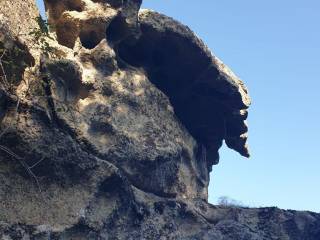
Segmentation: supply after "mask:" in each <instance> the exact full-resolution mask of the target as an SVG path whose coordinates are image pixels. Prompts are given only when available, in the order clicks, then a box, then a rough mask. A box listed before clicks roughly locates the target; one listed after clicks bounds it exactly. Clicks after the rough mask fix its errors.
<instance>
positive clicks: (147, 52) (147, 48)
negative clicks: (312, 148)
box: [119, 11, 249, 165]
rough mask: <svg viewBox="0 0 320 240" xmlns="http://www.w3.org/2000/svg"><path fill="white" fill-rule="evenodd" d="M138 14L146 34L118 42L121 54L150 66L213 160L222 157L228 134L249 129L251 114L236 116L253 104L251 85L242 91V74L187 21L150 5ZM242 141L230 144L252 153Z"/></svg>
mask: <svg viewBox="0 0 320 240" xmlns="http://www.w3.org/2000/svg"><path fill="white" fill-rule="evenodd" d="M139 20H140V26H141V32H142V35H141V37H140V38H139V40H138V41H137V42H136V43H135V44H132V43H127V42H125V41H124V42H122V43H121V44H120V45H119V55H120V58H121V59H122V60H124V61H125V62H127V63H129V64H130V65H132V66H135V67H142V68H144V69H145V70H146V72H147V74H148V77H149V79H150V81H151V82H152V83H153V84H154V85H155V86H157V87H158V88H159V89H160V90H161V91H163V92H164V93H165V94H166V95H167V96H168V97H169V98H170V102H171V104H172V105H173V107H174V111H175V114H176V115H177V116H178V118H179V119H180V120H181V122H182V123H183V124H184V125H185V126H186V127H187V129H188V130H189V132H190V133H191V134H192V135H193V136H194V137H195V138H196V139H197V140H198V141H199V142H200V143H202V144H204V145H205V146H206V148H207V149H208V151H209V154H210V155H211V156H212V157H213V158H215V159H211V164H214V163H217V161H218V154H217V151H218V149H219V148H220V147H221V145H222V141H223V139H226V141H228V142H230V140H229V139H230V138H232V139H240V138H241V135H243V134H245V133H246V132H247V127H246V124H245V123H244V122H243V121H244V120H245V118H246V116H243V117H242V118H238V119H234V118H232V116H233V115H234V113H237V112H239V111H241V110H243V111H245V110H244V109H246V108H247V107H248V106H249V102H248V101H247V102H246V101H244V99H243V98H244V97H243V96H242V95H241V94H243V95H246V94H247V93H246V89H244V90H245V91H244V92H243V93H241V91H242V90H243V89H241V88H242V87H243V86H241V84H242V83H241V82H240V80H239V79H238V78H237V77H236V76H233V75H231V74H230V73H229V72H228V71H229V70H228V69H224V67H225V66H224V64H223V63H221V62H219V60H218V59H217V58H215V57H213V56H212V55H211V53H210V51H209V50H208V49H207V48H206V47H205V45H204V44H203V43H202V42H201V41H200V40H199V39H198V38H197V37H196V36H195V35H194V34H193V33H192V32H191V31H190V30H189V29H188V28H187V27H186V26H183V25H181V24H180V23H178V22H176V21H174V20H172V19H171V18H168V17H165V16H163V15H161V14H158V13H155V12H151V11H145V12H141V13H140V18H139ZM242 138H245V139H246V136H242ZM239 142H241V144H238V142H237V140H235V142H234V146H231V145H232V144H229V145H230V147H231V148H234V149H235V150H237V151H238V152H239V153H240V154H242V155H244V156H248V150H247V148H246V145H245V140H244V141H240V140H239ZM237 144H238V145H237ZM235 145H237V146H235ZM209 165H210V164H209Z"/></svg>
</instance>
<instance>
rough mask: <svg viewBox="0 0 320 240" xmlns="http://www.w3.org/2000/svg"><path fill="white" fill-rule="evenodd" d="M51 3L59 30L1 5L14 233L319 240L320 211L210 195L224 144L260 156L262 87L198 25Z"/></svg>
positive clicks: (135, 8)
mask: <svg viewBox="0 0 320 240" xmlns="http://www.w3.org/2000/svg"><path fill="white" fill-rule="evenodd" d="M45 5H46V10H47V14H48V22H49V24H50V32H48V31H47V28H46V25H45V23H44V22H41V21H40V22H39V19H38V23H37V21H36V20H35V18H36V17H37V16H38V12H37V10H36V7H35V3H34V1H32V0H25V1H22V2H19V3H16V2H10V1H8V0H4V1H2V2H1V3H0V7H1V8H0V9H1V10H0V51H1V52H0V53H1V55H2V57H1V70H0V80H1V82H0V87H1V89H0V182H1V185H0V236H1V237H2V239H190V240H191V239H217V240H227V239H241V240H242V239H243V240H251V239H266V240H267V239H299V240H300V239H306V240H307V239H308V240H313V239H314V240H316V239H319V236H320V215H319V214H315V213H311V212H295V211H283V210H279V209H277V208H263V209H248V208H240V207H222V206H212V205H210V204H208V202H207V198H208V193H207V189H208V184H209V173H210V171H211V168H212V165H213V164H217V163H218V160H219V154H218V150H219V148H220V146H221V144H222V142H223V141H225V142H226V144H227V145H228V146H229V147H230V148H232V149H234V150H236V151H238V152H239V153H240V154H241V155H243V156H249V152H248V147H247V144H246V140H247V131H248V128H247V125H246V121H245V120H246V118H247V115H248V113H247V109H248V107H249V105H250V98H249V96H248V92H247V89H246V87H245V86H244V84H243V83H242V82H241V80H240V79H239V78H238V77H236V76H235V75H234V74H233V73H232V71H231V70H230V69H228V67H227V66H225V65H224V64H223V63H222V62H221V61H220V60H219V59H218V58H217V57H215V56H213V54H212V53H211V52H210V51H209V50H208V49H207V47H206V46H205V45H204V43H203V42H202V41H201V40H200V39H199V38H198V37H197V36H196V35H195V34H194V33H193V32H192V31H191V30H190V29H189V28H188V27H186V26H184V25H182V24H180V23H178V22H177V21H175V20H173V19H171V18H169V17H166V16H164V15H162V14H159V13H156V12H153V11H150V10H142V11H140V12H139V9H140V5H141V1H140V0H126V1H125V0H123V1H122V0H109V1H107V0H46V1H45ZM19 16H23V17H22V21H21V24H19V23H18V22H19V21H20V17H19ZM9 60H11V61H9ZM12 60H13V61H12Z"/></svg>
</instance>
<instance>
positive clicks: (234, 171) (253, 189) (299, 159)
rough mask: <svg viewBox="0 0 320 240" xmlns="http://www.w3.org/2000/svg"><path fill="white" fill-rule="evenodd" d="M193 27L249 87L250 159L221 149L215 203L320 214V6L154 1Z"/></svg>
mask: <svg viewBox="0 0 320 240" xmlns="http://www.w3.org/2000/svg"><path fill="white" fill-rule="evenodd" d="M143 7H144V8H150V9H154V10H157V11H159V12H161V13H165V14H166V15H169V16H171V17H173V18H175V19H177V20H179V21H181V22H182V23H184V24H186V25H188V26H189V27H190V28H191V29H193V30H194V31H195V32H196V33H197V35H198V36H200V37H201V38H202V39H203V40H204V42H205V43H206V44H207V45H208V46H209V48H210V49H211V50H212V51H213V52H214V54H216V55H217V56H218V57H219V58H220V59H222V60H223V61H224V62H225V63H226V64H227V65H229V66H230V67H231V68H232V69H233V71H234V72H235V73H236V74H237V75H239V76H240V77H241V78H242V79H243V81H244V82H245V83H246V85H247V86H248V88H249V92H250V95H251V98H252V102H253V104H252V106H251V108H250V111H249V127H250V129H249V131H250V132H249V133H250V135H249V137H250V139H249V144H250V148H251V155H252V157H251V158H250V159H249V160H248V159H245V158H242V157H241V156H240V155H238V154H237V153H235V152H233V151H231V150H228V149H226V148H225V147H224V148H223V149H221V151H220V154H221V161H220V164H219V165H218V166H216V167H214V168H213V172H212V174H211V184H210V187H209V201H210V202H212V203H216V201H217V198H218V197H220V196H229V197H231V198H233V199H236V200H238V201H241V202H243V203H244V204H246V205H249V206H253V207H259V206H277V207H280V208H284V209H297V210H312V211H317V212H320V186H319V185H320V139H319V137H320V107H319V104H320V94H319V91H320V31H319V23H320V14H319V9H320V2H319V1H318V0H304V1H301V0H290V1H289V0H282V1H279V0H269V1H257V0H242V1H234V0H233V1H231V0H224V1H216V0H201V1H197V2H196V1H186V0H146V1H145V3H144V4H143Z"/></svg>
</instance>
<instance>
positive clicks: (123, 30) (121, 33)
mask: <svg viewBox="0 0 320 240" xmlns="http://www.w3.org/2000/svg"><path fill="white" fill-rule="evenodd" d="M128 33H129V29H128V24H127V22H126V20H125V19H124V18H123V17H122V16H116V17H115V18H114V19H113V20H112V21H111V23H110V24H109V26H108V29H107V32H106V35H107V40H108V42H109V43H118V42H120V41H121V40H123V39H124V38H125V37H126V36H127V35H128Z"/></svg>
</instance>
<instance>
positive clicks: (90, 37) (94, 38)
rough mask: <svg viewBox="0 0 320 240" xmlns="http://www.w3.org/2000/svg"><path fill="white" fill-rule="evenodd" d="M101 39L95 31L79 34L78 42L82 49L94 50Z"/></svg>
mask: <svg viewBox="0 0 320 240" xmlns="http://www.w3.org/2000/svg"><path fill="white" fill-rule="evenodd" d="M101 40H102V39H100V38H99V37H98V34H97V33H96V32H95V31H89V32H81V33H80V41H81V44H82V46H83V47H85V48H87V49H93V48H95V47H96V46H97V45H98V44H99V43H100V42H101Z"/></svg>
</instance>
